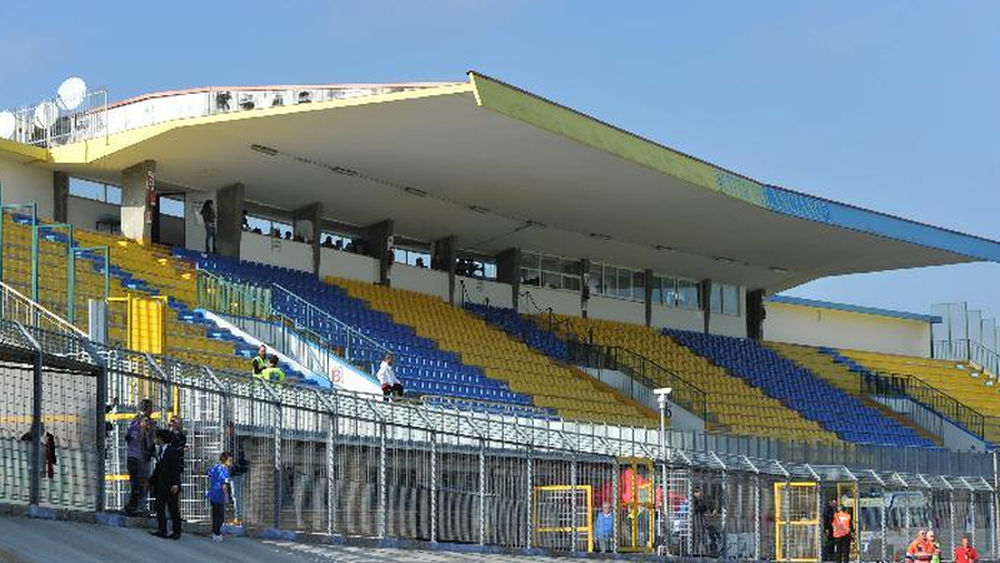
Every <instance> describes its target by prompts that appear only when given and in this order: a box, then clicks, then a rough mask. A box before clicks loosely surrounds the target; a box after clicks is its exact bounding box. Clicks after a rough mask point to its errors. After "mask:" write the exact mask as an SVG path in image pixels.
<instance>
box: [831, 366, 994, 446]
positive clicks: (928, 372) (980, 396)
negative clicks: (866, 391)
mask: <svg viewBox="0 0 1000 563" xmlns="http://www.w3.org/2000/svg"><path fill="white" fill-rule="evenodd" d="M830 353H831V354H836V355H839V356H840V357H841V358H843V359H842V360H841V361H845V360H846V361H845V363H846V364H847V365H848V367H850V366H851V365H852V364H856V365H859V366H861V367H863V368H865V369H868V370H871V371H875V372H882V373H888V374H903V375H910V376H913V377H916V378H917V379H919V380H921V381H923V382H924V383H926V384H927V385H930V386H931V387H934V388H936V389H938V390H939V391H941V392H943V393H945V394H947V395H950V396H951V397H953V398H954V399H955V400H957V401H958V402H960V403H962V404H963V405H966V406H968V407H969V408H971V409H973V410H975V411H977V412H979V413H980V414H983V415H986V416H990V417H995V416H1000V385H997V383H996V375H995V374H988V373H986V372H984V371H982V370H980V369H977V368H976V367H975V366H973V365H970V364H967V363H962V362H957V361H954V360H941V359H934V358H917V357H913V356H896V355H892V354H880V353H878V352H862V351H858V350H830ZM988 430H989V429H988ZM988 434H989V435H988V436H987V438H988V439H989V440H991V441H997V442H1000V429H996V428H994V429H992V431H989V432H988Z"/></svg>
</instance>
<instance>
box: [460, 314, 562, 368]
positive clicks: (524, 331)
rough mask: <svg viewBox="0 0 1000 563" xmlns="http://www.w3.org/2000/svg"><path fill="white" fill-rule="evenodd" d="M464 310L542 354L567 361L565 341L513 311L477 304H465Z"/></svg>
mask: <svg viewBox="0 0 1000 563" xmlns="http://www.w3.org/2000/svg"><path fill="white" fill-rule="evenodd" d="M465 308H466V309H468V310H469V312H471V313H472V314H474V315H476V316H477V317H479V318H481V319H483V320H484V321H486V322H487V323H488V324H489V325H491V326H495V327H497V328H499V329H500V330H502V331H504V332H506V333H507V334H508V335H510V336H511V337H513V338H514V339H516V340H520V341H521V342H524V343H525V344H527V345H528V346H530V347H532V348H534V349H535V350H538V351H539V352H541V353H542V354H545V355H546V356H548V357H550V358H553V359H555V360H559V361H563V362H564V361H568V360H569V353H568V351H567V349H566V341H565V340H562V339H561V338H559V337H558V336H556V335H555V334H554V333H552V332H551V331H548V330H545V329H543V328H541V327H539V326H538V325H537V324H536V323H535V322H534V321H532V320H530V319H526V318H524V317H522V316H521V315H519V314H518V312H517V311H515V310H514V309H508V308H505V307H492V306H490V305H481V304H479V303H466V305H465Z"/></svg>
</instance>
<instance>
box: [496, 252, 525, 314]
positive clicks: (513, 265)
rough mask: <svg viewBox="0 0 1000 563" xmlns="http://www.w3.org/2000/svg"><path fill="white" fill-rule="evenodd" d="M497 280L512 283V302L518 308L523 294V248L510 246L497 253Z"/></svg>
mask: <svg viewBox="0 0 1000 563" xmlns="http://www.w3.org/2000/svg"><path fill="white" fill-rule="evenodd" d="M496 260H497V281H498V282H502V283H509V284H510V291H511V304H512V305H513V306H514V310H517V302H518V298H519V297H520V295H521V249H520V248H516V247H515V248H508V249H507V250H504V251H503V252H501V253H500V254H497V255H496Z"/></svg>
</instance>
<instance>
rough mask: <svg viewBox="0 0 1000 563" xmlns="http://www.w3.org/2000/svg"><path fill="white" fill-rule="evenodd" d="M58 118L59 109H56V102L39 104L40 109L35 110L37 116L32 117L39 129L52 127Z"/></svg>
mask: <svg viewBox="0 0 1000 563" xmlns="http://www.w3.org/2000/svg"><path fill="white" fill-rule="evenodd" d="M58 118H59V108H58V107H56V104H55V102H42V103H40V104H38V107H36V108H35V114H34V115H33V116H32V120H33V121H34V123H35V127H38V128H39V129H48V128H49V127H52V126H53V125H55V123H56V119H58Z"/></svg>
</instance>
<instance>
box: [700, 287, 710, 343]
mask: <svg viewBox="0 0 1000 563" xmlns="http://www.w3.org/2000/svg"><path fill="white" fill-rule="evenodd" d="M698 293H699V296H698V297H699V298H700V299H701V316H702V319H704V321H705V334H708V333H709V331H710V329H711V326H712V280H710V279H704V280H701V281H700V282H699V283H698Z"/></svg>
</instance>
